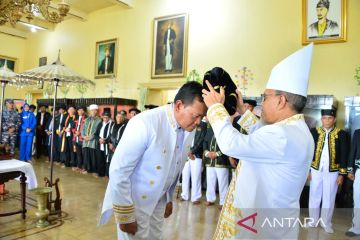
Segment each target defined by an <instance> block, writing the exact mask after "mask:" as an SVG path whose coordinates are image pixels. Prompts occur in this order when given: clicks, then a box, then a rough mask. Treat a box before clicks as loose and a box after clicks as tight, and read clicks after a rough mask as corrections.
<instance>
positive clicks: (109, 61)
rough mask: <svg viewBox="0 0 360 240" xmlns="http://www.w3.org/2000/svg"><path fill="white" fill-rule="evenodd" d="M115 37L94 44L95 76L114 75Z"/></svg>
mask: <svg viewBox="0 0 360 240" xmlns="http://www.w3.org/2000/svg"><path fill="white" fill-rule="evenodd" d="M115 66H116V39H113V40H108V41H103V42H98V43H97V44H96V70H95V77H96V78H105V77H111V76H115V72H116V71H115V70H116V69H115Z"/></svg>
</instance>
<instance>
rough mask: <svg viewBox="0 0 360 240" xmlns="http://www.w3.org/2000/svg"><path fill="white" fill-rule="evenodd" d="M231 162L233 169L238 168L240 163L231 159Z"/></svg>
mask: <svg viewBox="0 0 360 240" xmlns="http://www.w3.org/2000/svg"><path fill="white" fill-rule="evenodd" d="M229 161H230V165H231V167H232V168H236V167H237V164H238V163H237V162H236V161H235V159H234V158H232V157H229Z"/></svg>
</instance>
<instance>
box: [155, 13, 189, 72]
mask: <svg viewBox="0 0 360 240" xmlns="http://www.w3.org/2000/svg"><path fill="white" fill-rule="evenodd" d="M187 21H188V16H187V15H186V14H178V15H172V16H165V17H159V18H155V21H154V42H153V61H152V75H151V77H152V78H161V77H181V76H185V72H186V58H187Z"/></svg>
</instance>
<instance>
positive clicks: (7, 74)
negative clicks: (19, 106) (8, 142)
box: [0, 60, 16, 138]
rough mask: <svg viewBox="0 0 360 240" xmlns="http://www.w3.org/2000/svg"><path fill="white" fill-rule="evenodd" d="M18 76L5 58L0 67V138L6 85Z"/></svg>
mask: <svg viewBox="0 0 360 240" xmlns="http://www.w3.org/2000/svg"><path fill="white" fill-rule="evenodd" d="M15 77H16V73H14V72H13V71H11V70H10V69H8V67H7V61H6V60H5V62H4V66H2V67H1V68H0V82H1V102H0V104H1V106H0V138H1V134H2V127H1V126H2V114H3V106H4V94H5V86H6V84H7V83H8V82H14V81H15Z"/></svg>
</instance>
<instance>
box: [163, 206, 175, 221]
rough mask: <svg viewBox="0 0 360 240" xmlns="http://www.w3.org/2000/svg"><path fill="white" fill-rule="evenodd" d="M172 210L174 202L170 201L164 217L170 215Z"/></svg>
mask: <svg viewBox="0 0 360 240" xmlns="http://www.w3.org/2000/svg"><path fill="white" fill-rule="evenodd" d="M172 211H173V204H172V202H168V203H167V204H166V207H165V213H164V218H168V217H170V215H171V214H172Z"/></svg>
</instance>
